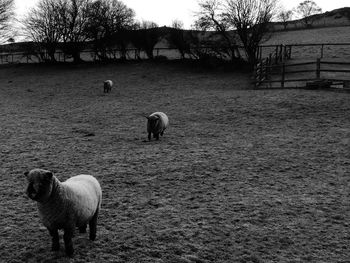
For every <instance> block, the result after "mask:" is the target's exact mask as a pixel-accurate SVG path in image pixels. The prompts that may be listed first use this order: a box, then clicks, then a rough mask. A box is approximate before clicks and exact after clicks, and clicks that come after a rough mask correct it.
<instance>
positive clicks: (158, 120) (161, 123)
mask: <svg viewBox="0 0 350 263" xmlns="http://www.w3.org/2000/svg"><path fill="white" fill-rule="evenodd" d="M146 118H147V132H148V140H149V141H150V140H151V133H153V138H156V140H159V134H160V135H161V136H163V134H164V131H165V129H166V128H167V127H168V125H169V119H168V116H167V115H166V114H165V113H163V112H154V113H152V114H151V115H149V116H146Z"/></svg>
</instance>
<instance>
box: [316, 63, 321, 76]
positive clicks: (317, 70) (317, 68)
mask: <svg viewBox="0 0 350 263" xmlns="http://www.w3.org/2000/svg"><path fill="white" fill-rule="evenodd" d="M320 77H321V59H320V58H318V59H317V62H316V79H320Z"/></svg>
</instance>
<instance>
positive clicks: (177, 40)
mask: <svg viewBox="0 0 350 263" xmlns="http://www.w3.org/2000/svg"><path fill="white" fill-rule="evenodd" d="M167 39H168V41H169V43H170V44H171V45H173V46H175V47H176V48H177V50H178V51H179V52H180V55H181V58H182V59H184V58H185V55H186V54H191V45H190V41H189V38H188V37H187V34H186V31H185V30H184V29H183V22H182V21H180V20H174V21H173V22H172V26H171V28H170V29H169V33H168V35H167Z"/></svg>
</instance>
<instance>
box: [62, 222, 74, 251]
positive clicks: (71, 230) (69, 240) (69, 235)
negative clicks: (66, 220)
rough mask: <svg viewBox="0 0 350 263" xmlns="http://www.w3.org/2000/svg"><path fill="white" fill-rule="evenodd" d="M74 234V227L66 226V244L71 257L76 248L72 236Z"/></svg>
mask: <svg viewBox="0 0 350 263" xmlns="http://www.w3.org/2000/svg"><path fill="white" fill-rule="evenodd" d="M73 236H74V228H65V229H64V235H63V239H64V246H65V249H66V255H67V256H69V257H71V256H73V253H74V249H73V241H72V237H73Z"/></svg>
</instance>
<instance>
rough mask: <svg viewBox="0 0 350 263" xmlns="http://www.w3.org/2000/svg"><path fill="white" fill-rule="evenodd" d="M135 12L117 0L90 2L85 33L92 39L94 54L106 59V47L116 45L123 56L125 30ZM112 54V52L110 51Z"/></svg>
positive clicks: (129, 25)
mask: <svg viewBox="0 0 350 263" xmlns="http://www.w3.org/2000/svg"><path fill="white" fill-rule="evenodd" d="M134 17H135V12H134V11H133V10H132V9H131V8H128V7H127V6H126V5H125V4H124V3H123V2H121V1H119V0H97V1H95V2H93V3H91V4H90V8H89V23H88V27H87V34H88V35H89V38H90V39H91V40H93V41H94V46H95V52H96V55H98V56H99V57H100V59H107V56H108V52H107V51H108V49H111V48H113V46H115V45H116V46H118V47H119V48H121V50H122V57H124V58H125V56H126V55H125V53H126V50H125V49H126V43H125V40H124V39H122V38H123V37H125V31H126V30H128V29H131V28H132V26H133V24H134ZM112 53H113V54H114V52H112Z"/></svg>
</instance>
